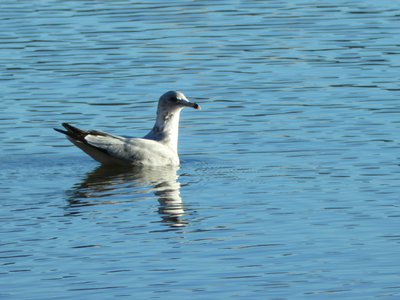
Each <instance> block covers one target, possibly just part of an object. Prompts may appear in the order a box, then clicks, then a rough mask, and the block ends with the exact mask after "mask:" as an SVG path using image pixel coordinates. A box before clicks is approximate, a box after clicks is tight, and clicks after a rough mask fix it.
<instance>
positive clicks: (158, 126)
mask: <svg viewBox="0 0 400 300" xmlns="http://www.w3.org/2000/svg"><path fill="white" fill-rule="evenodd" d="M184 107H192V108H195V109H200V106H199V105H197V104H196V103H192V102H189V101H188V100H187V99H186V97H185V96H184V95H183V94H182V93H181V92H175V91H170V92H167V93H165V94H164V95H162V96H161V97H160V100H159V102H158V109H157V118H156V122H155V124H154V127H153V129H152V130H151V131H150V132H149V133H148V134H147V135H145V136H144V137H143V138H126V137H121V136H116V135H112V134H108V133H105V132H101V131H96V130H90V131H84V130H81V129H79V128H76V127H73V126H71V125H69V124H67V123H63V124H62V125H63V126H64V128H65V129H66V131H65V130H60V129H55V130H56V131H58V132H61V133H63V134H65V135H66V136H67V137H68V139H69V140H70V141H71V142H72V143H73V144H74V145H76V146H77V147H78V148H80V149H82V150H83V151H84V152H85V153H87V154H88V155H90V156H91V157H92V158H94V159H95V160H97V161H99V162H100V163H102V164H118V165H128V164H132V165H143V166H144V165H146V166H165V165H175V166H177V165H179V156H178V129H179V116H180V112H181V110H182V108H184Z"/></svg>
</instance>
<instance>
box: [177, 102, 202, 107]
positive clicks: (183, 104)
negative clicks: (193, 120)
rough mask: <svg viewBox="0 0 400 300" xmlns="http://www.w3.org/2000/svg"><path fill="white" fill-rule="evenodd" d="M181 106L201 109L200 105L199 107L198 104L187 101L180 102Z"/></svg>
mask: <svg viewBox="0 0 400 300" xmlns="http://www.w3.org/2000/svg"><path fill="white" fill-rule="evenodd" d="M180 104H181V105H182V106H183V107H192V108H194V109H201V107H200V105H198V104H197V103H195V102H190V101H185V100H183V101H180Z"/></svg>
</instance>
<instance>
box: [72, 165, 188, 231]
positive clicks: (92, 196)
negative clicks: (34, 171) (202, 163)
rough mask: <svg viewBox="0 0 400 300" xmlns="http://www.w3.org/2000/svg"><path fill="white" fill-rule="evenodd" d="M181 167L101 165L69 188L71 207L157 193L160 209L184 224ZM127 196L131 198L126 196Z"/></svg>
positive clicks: (170, 219)
mask: <svg viewBox="0 0 400 300" xmlns="http://www.w3.org/2000/svg"><path fill="white" fill-rule="evenodd" d="M177 170H178V167H171V166H168V167H140V168H139V167H138V168H132V167H110V166H107V167H105V166H100V167H98V168H96V169H95V170H94V171H92V172H89V173H88V174H87V176H86V178H85V179H84V180H83V181H82V182H81V183H79V184H76V185H75V186H74V187H73V188H72V190H71V191H70V197H69V199H68V202H69V207H74V208H77V207H81V206H93V205H105V204H118V203H122V202H130V201H132V200H135V199H138V200H139V199H143V197H145V194H146V193H148V192H152V193H154V194H155V195H156V196H157V197H158V201H159V203H160V207H159V213H160V215H161V217H162V219H163V221H164V222H166V223H168V224H170V225H171V226H184V225H185V221H184V220H182V217H183V216H184V214H185V211H184V208H183V203H182V198H181V196H180V187H181V185H180V183H179V182H178V181H177V179H178V175H177V174H176V172H177ZM127 199H128V200H127Z"/></svg>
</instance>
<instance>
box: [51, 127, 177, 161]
mask: <svg viewBox="0 0 400 300" xmlns="http://www.w3.org/2000/svg"><path fill="white" fill-rule="evenodd" d="M62 125H63V126H64V128H65V129H67V130H66V131H65V130H60V129H55V130H56V131H58V132H61V133H63V134H65V135H67V137H68V139H69V140H70V141H71V142H72V143H73V144H74V145H75V146H77V147H78V148H80V149H81V150H83V151H84V152H85V153H87V154H88V155H89V156H91V157H92V158H94V159H95V160H97V161H99V162H101V163H103V164H122V165H127V164H137V165H154V166H156V165H179V158H178V155H177V154H176V153H174V152H173V151H172V150H171V149H169V148H168V147H166V146H165V145H163V144H161V143H159V142H157V141H153V140H148V139H141V138H132V139H128V138H124V137H120V136H116V135H111V134H108V133H105V132H101V131H96V130H90V131H85V130H81V129H79V128H76V127H74V126H71V125H70V124H68V123H63V124H62Z"/></svg>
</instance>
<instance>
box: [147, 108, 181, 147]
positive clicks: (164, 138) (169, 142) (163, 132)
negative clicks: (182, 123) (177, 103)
mask: <svg viewBox="0 0 400 300" xmlns="http://www.w3.org/2000/svg"><path fill="white" fill-rule="evenodd" d="M179 116H180V110H176V111H174V112H168V113H160V112H158V113H157V119H156V123H155V124H154V127H153V129H152V130H151V131H150V132H149V133H148V134H147V135H146V136H145V138H147V139H151V140H155V141H158V142H160V143H163V144H165V145H166V146H168V147H169V148H171V149H172V150H173V151H175V153H178V131H179Z"/></svg>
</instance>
